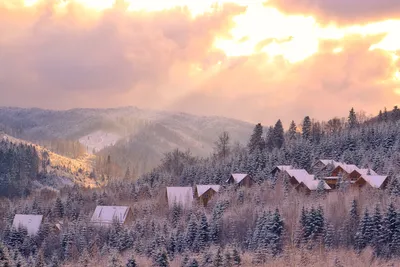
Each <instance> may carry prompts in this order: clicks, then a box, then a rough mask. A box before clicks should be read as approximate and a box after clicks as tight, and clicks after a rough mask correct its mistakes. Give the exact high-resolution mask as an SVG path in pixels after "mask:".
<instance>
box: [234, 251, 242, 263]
mask: <svg viewBox="0 0 400 267" xmlns="http://www.w3.org/2000/svg"><path fill="white" fill-rule="evenodd" d="M232 258H233V264H234V265H235V266H240V265H241V264H242V259H241V258H240V254H239V252H238V251H237V249H236V248H234V249H233V251H232Z"/></svg>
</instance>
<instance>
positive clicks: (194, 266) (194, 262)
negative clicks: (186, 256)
mask: <svg viewBox="0 0 400 267" xmlns="http://www.w3.org/2000/svg"><path fill="white" fill-rule="evenodd" d="M189 267H199V263H198V262H197V260H196V259H193V260H192V261H191V262H190V264H189Z"/></svg>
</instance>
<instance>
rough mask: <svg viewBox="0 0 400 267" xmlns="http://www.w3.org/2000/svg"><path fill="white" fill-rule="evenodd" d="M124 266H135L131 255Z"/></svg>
mask: <svg viewBox="0 0 400 267" xmlns="http://www.w3.org/2000/svg"><path fill="white" fill-rule="evenodd" d="M125 267H137V264H136V260H135V257H134V256H133V255H132V256H131V257H130V258H129V259H128V261H127V263H126V265H125Z"/></svg>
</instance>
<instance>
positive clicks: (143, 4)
mask: <svg viewBox="0 0 400 267" xmlns="http://www.w3.org/2000/svg"><path fill="white" fill-rule="evenodd" d="M44 1H45V0H24V6H25V7H29V8H30V7H33V6H35V5H38V4H40V3H43V2H44ZM122 2H124V3H125V4H126V5H127V11H128V12H129V11H147V12H152V11H161V10H166V9H171V8H174V7H186V8H187V9H188V10H189V11H190V13H191V14H192V15H193V16H198V15H200V14H203V13H205V12H207V11H210V10H212V7H214V8H215V6H216V5H220V4H223V3H236V4H238V5H242V6H246V7H247V10H246V12H244V13H243V14H241V15H238V16H236V17H235V18H234V22H235V24H236V26H235V27H234V28H233V29H231V31H230V34H231V38H226V37H225V38H224V37H221V38H216V40H215V43H214V46H215V47H216V48H218V49H221V50H223V51H224V52H225V54H226V55H227V56H230V57H236V56H245V55H252V54H255V53H265V54H267V55H269V56H270V57H276V56H282V57H283V58H285V59H286V60H288V61H289V62H290V63H297V62H301V61H303V60H304V59H306V58H309V57H310V56H312V55H314V54H316V53H318V50H319V49H318V48H319V42H320V41H321V40H329V39H336V40H338V39H342V38H345V37H346V36H348V35H353V34H360V35H376V34H386V36H385V38H384V39H383V40H382V41H381V42H380V43H377V44H373V45H372V46H371V47H370V49H371V50H373V49H382V50H385V51H388V52H390V53H395V51H396V50H399V49H400V38H398V36H397V35H398V34H397V33H398V29H400V20H398V21H396V20H389V21H383V22H375V23H371V24H367V25H353V26H349V27H344V28H339V27H335V26H328V27H324V26H321V25H319V24H318V23H317V21H316V20H315V19H314V18H313V17H311V16H298V15H296V16H294V15H285V14H283V13H281V12H280V11H279V10H277V9H275V8H271V7H266V6H264V4H263V2H262V1H253V0H252V1H250V0H248V1H244V0H236V1H235V0H230V1H229V0H223V1H221V0H220V1H215V0H205V1H194V0H174V1H160V0H147V1H144V0H123V1H122ZM69 3H75V4H79V5H82V6H84V7H85V8H87V9H90V10H93V11H103V10H106V9H110V8H112V7H113V6H114V5H115V4H116V3H117V2H116V0H58V6H59V7H62V8H65V7H66V6H68V4H69ZM266 25H272V27H271V26H269V27H266ZM265 40H270V42H269V43H268V44H266V45H265V46H263V47H262V48H261V49H257V46H258V45H259V44H260V43H261V42H263V41H265ZM257 50H258V51H257ZM340 51H341V48H337V49H335V50H334V51H333V52H334V53H338V52H340Z"/></svg>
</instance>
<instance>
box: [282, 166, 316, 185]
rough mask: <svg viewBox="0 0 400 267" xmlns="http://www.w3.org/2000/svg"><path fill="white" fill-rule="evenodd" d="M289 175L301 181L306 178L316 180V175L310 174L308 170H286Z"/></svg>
mask: <svg viewBox="0 0 400 267" xmlns="http://www.w3.org/2000/svg"><path fill="white" fill-rule="evenodd" d="M286 172H287V174H289V176H291V177H293V178H295V179H296V180H297V182H299V183H301V182H303V181H305V180H314V175H310V174H309V173H308V172H307V171H306V170H304V169H300V170H286Z"/></svg>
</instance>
